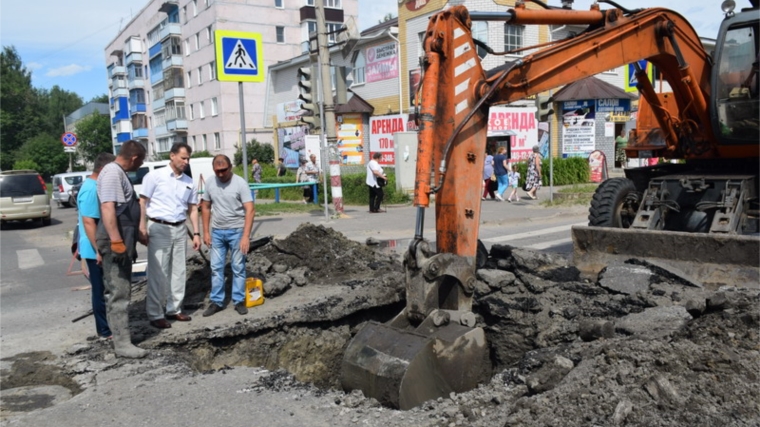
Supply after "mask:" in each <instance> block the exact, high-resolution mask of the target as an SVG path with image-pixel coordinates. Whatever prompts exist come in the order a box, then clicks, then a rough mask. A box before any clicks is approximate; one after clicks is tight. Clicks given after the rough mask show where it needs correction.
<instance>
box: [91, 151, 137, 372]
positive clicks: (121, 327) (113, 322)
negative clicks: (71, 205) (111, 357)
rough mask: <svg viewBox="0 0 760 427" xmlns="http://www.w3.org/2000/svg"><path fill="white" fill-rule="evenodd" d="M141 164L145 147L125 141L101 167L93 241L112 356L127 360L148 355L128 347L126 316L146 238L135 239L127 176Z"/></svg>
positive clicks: (134, 210) (134, 208)
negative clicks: (136, 263) (100, 259)
mask: <svg viewBox="0 0 760 427" xmlns="http://www.w3.org/2000/svg"><path fill="white" fill-rule="evenodd" d="M144 160H145V147H143V146H142V144H140V143H139V142H137V141H127V142H125V143H124V144H122V146H121V151H120V152H119V155H118V156H116V160H114V161H113V162H111V163H109V164H107V165H105V166H104V167H103V169H102V170H101V171H100V175H98V199H100V222H99V223H98V228H97V232H96V234H95V237H96V242H97V244H98V251H99V252H100V254H101V256H102V257H103V283H104V285H105V297H106V316H107V317H108V325H109V326H110V328H111V332H113V347H114V352H115V353H116V355H117V356H120V357H130V358H140V357H145V355H147V354H148V352H147V351H146V350H143V349H141V348H139V347H136V346H135V345H133V344H132V338H131V333H130V331H129V314H128V312H127V308H128V306H129V300H130V297H131V295H132V263H133V262H134V260H136V259H137V249H136V246H137V241H138V240H139V241H140V242H141V243H143V244H145V243H146V242H147V238H146V236H142V235H141V236H138V232H139V225H140V203H139V202H138V200H137V197H136V195H135V189H134V188H133V187H132V182H131V181H130V180H129V177H128V176H127V172H133V171H136V170H137V169H139V168H140V166H141V165H142V164H143V161H144Z"/></svg>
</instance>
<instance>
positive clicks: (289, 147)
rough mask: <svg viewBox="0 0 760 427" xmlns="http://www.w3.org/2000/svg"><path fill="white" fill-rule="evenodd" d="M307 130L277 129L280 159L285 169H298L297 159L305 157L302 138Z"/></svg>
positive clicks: (297, 127)
mask: <svg viewBox="0 0 760 427" xmlns="http://www.w3.org/2000/svg"><path fill="white" fill-rule="evenodd" d="M307 129H308V127H307V126H295V127H289V128H280V129H277V139H278V141H279V144H280V147H279V149H280V150H279V151H280V157H282V159H283V163H285V167H286V168H298V166H299V164H298V158H299V157H301V156H304V155H305V152H304V149H305V148H306V145H305V143H304V137H305V136H306V135H307Z"/></svg>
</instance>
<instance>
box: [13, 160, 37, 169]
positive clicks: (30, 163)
mask: <svg viewBox="0 0 760 427" xmlns="http://www.w3.org/2000/svg"><path fill="white" fill-rule="evenodd" d="M21 169H31V170H33V171H39V170H40V167H39V165H38V164H37V163H36V162H35V161H34V160H16V162H15V163H13V170H21Z"/></svg>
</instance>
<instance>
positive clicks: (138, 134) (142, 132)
mask: <svg viewBox="0 0 760 427" xmlns="http://www.w3.org/2000/svg"><path fill="white" fill-rule="evenodd" d="M147 137H148V128H138V129H134V130H132V138H147Z"/></svg>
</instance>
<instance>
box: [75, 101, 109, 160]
mask: <svg viewBox="0 0 760 427" xmlns="http://www.w3.org/2000/svg"><path fill="white" fill-rule="evenodd" d="M76 134H77V140H78V142H77V152H78V153H79V155H80V156H82V158H83V159H84V160H85V161H86V162H88V163H91V162H94V161H95V158H97V157H98V154H100V153H103V152H107V153H113V143H112V142H111V120H110V119H109V117H108V116H104V115H102V114H100V113H98V112H94V113H92V114H90V115H89V116H87V117H85V118H84V119H82V120H80V121H79V122H78V123H77V125H76Z"/></svg>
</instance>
